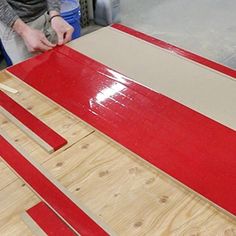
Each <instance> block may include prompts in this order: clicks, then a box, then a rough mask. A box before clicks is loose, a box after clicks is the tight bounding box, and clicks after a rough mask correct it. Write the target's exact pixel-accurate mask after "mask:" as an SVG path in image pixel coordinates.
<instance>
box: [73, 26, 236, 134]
mask: <svg viewBox="0 0 236 236" xmlns="http://www.w3.org/2000/svg"><path fill="white" fill-rule="evenodd" d="M69 46H70V47H72V48H74V49H75V50H78V51H80V52H82V53H84V54H85V55H88V56H90V57H92V58H94V59H95V60H97V61H99V62H102V63H103V64H105V65H107V66H109V67H111V68H113V69H116V70H117V71H119V72H121V73H123V74H124V75H126V76H128V77H130V78H132V79H133V80H136V81H138V82H139V83H141V84H144V85H146V86H147V87H149V88H152V89H154V90H155V91H158V92H160V93H162V94H164V95H166V96H168V97H170V98H173V99H174V100H176V101H179V102H180V103H182V104H184V105H186V106H188V107H190V108H192V109H194V110H196V111H199V112H200V113H202V114H204V115H206V116H208V117H210V118H213V119H214V120H216V121H219V122H220V123H222V124H224V125H227V126H228V127H231V128H232V129H234V130H236V103H235V101H236V79H235V80H233V79H232V78H230V77H227V76H224V75H222V74H220V73H217V72H215V71H211V70H209V69H206V68H205V67H204V66H201V65H198V64H196V63H194V62H192V61H190V60H187V59H184V58H182V57H180V56H177V55H175V54H173V53H171V52H168V51H166V50H164V49H161V48H159V47H156V46H154V45H151V44H149V43H146V42H144V41H142V40H139V39H138V40H137V38H134V37H133V36H130V35H127V34H125V33H123V32H120V31H118V30H116V29H113V28H110V27H107V28H104V29H101V30H98V31H96V32H94V33H91V34H89V35H86V36H84V37H82V38H80V39H79V40H75V41H72V42H71V43H69Z"/></svg>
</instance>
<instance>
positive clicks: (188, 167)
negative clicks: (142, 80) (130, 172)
mask: <svg viewBox="0 0 236 236" xmlns="http://www.w3.org/2000/svg"><path fill="white" fill-rule="evenodd" d="M28 68H30V70H29V69H28ZM42 68H44V70H43V71H42ZM55 68H57V70H55ZM9 70H10V71H11V73H13V74H15V75H16V76H18V77H19V78H21V79H22V80H24V81H25V82H26V83H28V84H29V85H31V86H32V87H34V88H36V89H37V90H38V91H40V92H41V93H43V94H45V95H46V96H48V97H49V98H51V99H52V100H53V101H55V102H57V103H59V104H60V105H61V106H63V107H64V108H66V109H68V110H69V111H70V112H72V113H74V114H75V115H77V116H78V117H80V118H81V119H83V120H84V121H86V122H87V123H89V124H91V125H92V126H94V127H96V128H97V129H98V130H100V131H101V132H103V133H105V134H106V135H108V136H109V137H111V138H113V139H114V140H115V141H117V142H118V143H120V144H122V145H123V146H125V147H126V148H128V149H130V150H132V151H133V152H135V153H136V154H138V155H139V156H141V157H142V158H143V159H145V160H146V161H148V162H150V163H151V164H153V165H154V166H156V167H158V168H159V169H161V170H163V171H164V172H166V173H168V174H169V175H171V176H172V177H174V178H176V179H177V180H179V181H180V182H182V183H183V184H185V185H187V186H188V187H190V188H192V189H193V190H194V191H196V192H198V193H199V194H201V195H203V196H204V197H206V198H208V199H209V200H210V201H212V202H214V203H215V204H217V205H218V206H220V207H222V208H224V209H225V210H227V211H229V212H231V213H232V214H236V202H235V199H236V188H233V186H235V183H236V172H235V169H236V159H235V156H236V134H235V131H233V130H231V129H229V128H227V127H224V126H223V125H221V124H219V123H217V122H215V121H213V120H211V119H209V118H207V117H205V116H203V115H201V114H199V113H197V112H195V111H193V110H191V109H189V108H187V107H185V106H183V105H181V104H179V103H177V102H175V101H174V100H172V99H169V98H167V97H165V96H163V95H161V94H158V93H156V92H154V91H151V90H149V89H147V88H145V87H143V86H141V85H139V84H136V83H135V82H133V81H130V80H128V79H127V78H126V77H125V76H123V75H121V74H119V73H117V72H116V71H113V70H111V69H110V68H107V67H105V66H104V65H102V64H100V63H98V62H96V61H94V60H92V59H91V58H88V57H86V56H84V55H82V54H80V53H78V52H76V51H74V50H72V49H70V48H68V47H66V46H63V47H60V48H58V49H56V50H52V51H49V52H47V53H45V54H43V55H40V56H38V57H36V58H33V59H31V60H29V61H25V62H23V63H21V64H18V65H16V66H13V67H11V68H10V69H9ZM38 75H40V77H39V76H38ZM45 85H47V86H45Z"/></svg>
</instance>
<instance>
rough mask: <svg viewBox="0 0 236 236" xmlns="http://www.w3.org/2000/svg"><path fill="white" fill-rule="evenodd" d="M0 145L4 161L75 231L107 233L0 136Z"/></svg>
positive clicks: (85, 233) (0, 153) (89, 233)
mask: <svg viewBox="0 0 236 236" xmlns="http://www.w3.org/2000/svg"><path fill="white" fill-rule="evenodd" d="M0 147H1V148H0V156H1V157H2V158H3V159H4V161H5V162H6V163H7V164H8V165H9V166H10V167H11V168H12V169H13V170H14V171H15V172H16V173H17V174H18V175H19V176H21V178H22V179H23V181H24V182H26V183H27V184H28V185H29V186H30V187H31V188H32V189H33V190H34V191H35V192H36V193H37V194H38V195H39V196H40V198H42V199H44V201H45V202H46V203H47V204H48V205H49V206H50V207H51V209H53V210H54V211H55V212H56V213H57V214H58V216H60V217H62V219H64V220H65V222H67V224H68V225H70V226H71V227H72V228H73V229H74V230H75V231H76V232H77V233H79V234H81V235H82V236H91V235H94V232H95V233H96V235H98V236H100V235H101V236H103V235H108V234H107V233H106V232H105V231H104V230H103V229H102V228H101V227H100V226H99V225H97V224H96V223H95V222H94V221H93V220H92V219H91V218H89V216H88V215H86V214H85V213H84V212H83V211H82V210H81V209H80V208H79V207H78V206H77V205H76V204H75V203H74V202H73V201H72V200H70V199H69V198H68V197H67V196H66V195H65V194H64V193H63V192H62V191H61V190H59V189H58V188H57V186H55V185H54V184H53V183H52V182H51V181H50V180H49V179H48V178H47V177H45V175H44V174H43V173H41V171H40V170H39V169H37V168H36V167H35V166H34V165H33V164H31V163H30V162H29V161H28V160H27V159H26V158H25V157H24V156H23V155H22V153H20V152H19V151H18V150H16V149H15V148H14V147H13V146H12V145H11V144H9V143H8V141H7V140H6V139H5V138H3V137H2V136H0Z"/></svg>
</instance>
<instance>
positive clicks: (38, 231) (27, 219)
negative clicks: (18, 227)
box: [20, 212, 47, 236]
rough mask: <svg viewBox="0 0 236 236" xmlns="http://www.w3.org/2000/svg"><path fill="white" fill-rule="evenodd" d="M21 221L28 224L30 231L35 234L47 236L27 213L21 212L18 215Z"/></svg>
mask: <svg viewBox="0 0 236 236" xmlns="http://www.w3.org/2000/svg"><path fill="white" fill-rule="evenodd" d="M20 217H21V219H22V221H23V222H24V223H25V224H26V225H27V226H28V228H29V229H30V230H31V232H32V233H33V234H35V235H37V236H47V234H46V233H45V232H44V231H43V230H42V229H41V228H40V226H39V225H38V224H37V223H36V222H35V221H34V220H33V219H32V218H31V217H30V216H29V214H28V213H26V212H23V213H21V215H20Z"/></svg>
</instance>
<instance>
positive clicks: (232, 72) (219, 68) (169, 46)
mask: <svg viewBox="0 0 236 236" xmlns="http://www.w3.org/2000/svg"><path fill="white" fill-rule="evenodd" d="M112 27H113V28H115V29H117V30H120V31H122V32H125V33H127V34H130V35H133V36H135V37H137V38H139V39H142V40H144V41H146V42H149V43H151V44H154V45H156V46H158V47H161V48H164V49H166V50H169V51H171V52H173V53H176V54H178V55H180V56H182V57H185V58H188V59H190V60H192V61H195V62H197V63H200V64H202V65H204V66H207V67H209V68H211V69H214V70H216V71H219V72H221V73H223V74H225V75H229V76H231V77H233V78H236V70H234V69H231V68H229V67H226V66H224V65H221V64H219V63H216V62H214V61H211V60H209V59H207V58H204V57H202V56H199V55H197V54H194V53H192V52H189V51H187V50H184V49H182V48H179V47H176V46H174V45H172V44H170V43H167V42H165V41H162V40H160V39H157V38H154V37H152V36H150V35H147V34H144V33H142V32H139V31H137V30H134V29H132V28H129V27H127V26H125V25H122V24H114V25H112Z"/></svg>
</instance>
